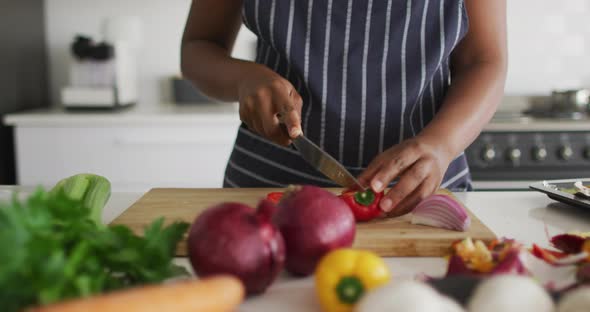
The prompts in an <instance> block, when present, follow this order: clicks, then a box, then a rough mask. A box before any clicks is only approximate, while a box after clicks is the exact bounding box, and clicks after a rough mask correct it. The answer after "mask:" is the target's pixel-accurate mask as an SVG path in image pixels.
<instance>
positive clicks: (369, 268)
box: [315, 248, 391, 312]
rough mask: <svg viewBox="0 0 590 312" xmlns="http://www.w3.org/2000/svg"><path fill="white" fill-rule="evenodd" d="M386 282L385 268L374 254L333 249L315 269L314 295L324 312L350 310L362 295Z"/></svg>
mask: <svg viewBox="0 0 590 312" xmlns="http://www.w3.org/2000/svg"><path fill="white" fill-rule="evenodd" d="M390 279H391V272H390V271H389V268H388V267H387V265H386V264H385V262H384V261H383V259H381V258H380V257H379V256H377V255H376V254H374V253H372V252H369V251H364V250H355V249H349V248H345V249H337V250H334V251H331V252H330V253H328V254H327V255H326V256H324V257H323V258H322V260H321V261H320V263H319V264H318V266H317V268H316V272H315V287H316V294H317V296H318V299H319V301H320V304H321V306H322V309H323V310H324V311H326V312H347V311H352V309H353V307H354V305H355V303H356V302H357V301H358V300H359V299H360V298H361V297H362V295H363V294H364V293H365V292H367V291H369V290H371V289H373V288H376V287H378V286H381V285H383V284H386V283H387V282H389V280H390Z"/></svg>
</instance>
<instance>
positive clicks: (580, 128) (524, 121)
mask: <svg viewBox="0 0 590 312" xmlns="http://www.w3.org/2000/svg"><path fill="white" fill-rule="evenodd" d="M499 116H500V117H496V118H495V119H494V120H493V121H492V122H491V123H490V124H489V125H488V126H487V127H486V128H485V130H484V131H483V132H482V134H481V135H480V136H479V137H478V138H477V139H476V140H475V142H474V143H473V144H472V145H471V146H470V147H469V148H468V149H467V150H466V155H467V159H468V161H469V165H470V167H471V172H472V176H473V180H474V188H475V189H476V190H485V189H508V190H510V189H514V190H516V189H527V188H528V185H529V184H530V183H532V182H534V181H538V180H548V179H567V178H586V177H590V120H588V119H586V118H582V119H572V118H566V117H564V116H560V117H559V118H557V117H555V118H552V117H550V116H544V117H542V118H537V117H535V116H530V115H525V114H514V115H513V116H509V117H507V116H503V117H502V116H501V114H500V115H499Z"/></svg>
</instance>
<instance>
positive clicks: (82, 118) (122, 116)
mask: <svg viewBox="0 0 590 312" xmlns="http://www.w3.org/2000/svg"><path fill="white" fill-rule="evenodd" d="M204 122H205V123H223V122H227V123H239V114H238V104H237V103H201V104H190V105H174V104H161V105H157V106H142V105H140V104H138V105H136V106H133V107H129V108H125V109H121V110H115V111H87V110H82V111H67V110H65V109H64V108H62V107H54V108H47V109H37V110H30V111H23V112H19V113H13V114H7V115H6V116H4V123H5V124H7V125H12V126H19V127H71V126H111V125H112V126H115V125H138V124H139V125H142V124H179V123H189V124H195V123H204Z"/></svg>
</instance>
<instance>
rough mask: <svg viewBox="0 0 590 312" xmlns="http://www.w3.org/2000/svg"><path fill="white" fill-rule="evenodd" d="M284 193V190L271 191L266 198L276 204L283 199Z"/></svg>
mask: <svg viewBox="0 0 590 312" xmlns="http://www.w3.org/2000/svg"><path fill="white" fill-rule="evenodd" d="M284 194H285V193H284V192H271V193H268V194H267V195H266V200H268V201H270V202H271V203H273V204H275V205H276V204H278V203H279V202H280V201H281V198H283V195H284Z"/></svg>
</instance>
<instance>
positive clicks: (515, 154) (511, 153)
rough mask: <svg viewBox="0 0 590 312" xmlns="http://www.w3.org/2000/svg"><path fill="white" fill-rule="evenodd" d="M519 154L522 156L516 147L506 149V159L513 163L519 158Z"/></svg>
mask: <svg viewBox="0 0 590 312" xmlns="http://www.w3.org/2000/svg"><path fill="white" fill-rule="evenodd" d="M520 156H522V152H521V151H520V149H519V148H518V147H513V148H511V149H509V150H508V159H509V160H510V161H512V162H513V163H516V162H518V161H519V160H520Z"/></svg>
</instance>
